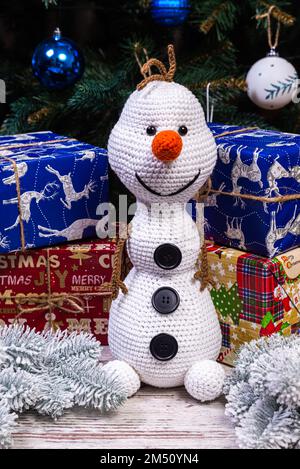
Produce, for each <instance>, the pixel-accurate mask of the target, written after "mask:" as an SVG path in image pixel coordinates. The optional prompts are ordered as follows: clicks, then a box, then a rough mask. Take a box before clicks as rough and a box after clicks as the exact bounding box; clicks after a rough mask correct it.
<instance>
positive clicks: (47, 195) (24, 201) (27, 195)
mask: <svg viewBox="0 0 300 469" xmlns="http://www.w3.org/2000/svg"><path fill="white" fill-rule="evenodd" d="M58 188H59V186H58V184H57V183H56V182H48V183H47V184H46V185H45V187H44V189H43V190H42V191H40V192H38V191H27V192H24V193H23V194H21V196H20V202H21V203H20V212H21V214H22V221H25V222H27V223H28V222H29V220H30V218H31V202H32V201H33V200H36V203H37V204H39V203H40V202H41V201H42V200H52V199H54V198H55V197H56V195H57V194H58V192H57V191H56V192H52V191H51V190H52V189H54V190H56V189H58ZM18 203H19V200H18V197H14V198H12V199H8V200H3V205H9V204H18ZM19 223H20V215H18V216H17V219H16V221H15V223H14V224H13V225H11V226H9V227H7V228H5V231H9V230H12V229H14V228H16V227H17V226H18V225H19Z"/></svg>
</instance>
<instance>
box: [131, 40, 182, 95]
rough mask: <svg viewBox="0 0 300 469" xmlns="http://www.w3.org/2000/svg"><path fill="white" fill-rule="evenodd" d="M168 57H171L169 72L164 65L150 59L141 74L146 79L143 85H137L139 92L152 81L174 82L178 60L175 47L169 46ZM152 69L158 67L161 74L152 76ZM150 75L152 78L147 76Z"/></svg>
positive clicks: (142, 68) (142, 82)
mask: <svg viewBox="0 0 300 469" xmlns="http://www.w3.org/2000/svg"><path fill="white" fill-rule="evenodd" d="M168 56H169V65H170V67H169V70H168V71H167V69H166V67H165V66H164V64H163V63H162V62H161V61H160V60H157V59H149V60H148V61H147V62H146V63H145V64H144V65H143V66H142V67H141V74H142V75H143V76H144V77H145V78H144V80H143V81H141V83H139V84H138V85H137V90H138V91H140V90H142V89H143V88H145V86H146V85H147V84H148V83H150V82H152V81H167V82H172V81H173V78H174V75H175V72H176V58H175V51H174V46H173V45H172V44H170V45H169V46H168ZM151 67H156V68H157V69H158V71H159V73H157V74H154V75H151ZM147 75H150V76H147Z"/></svg>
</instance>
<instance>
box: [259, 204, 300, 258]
mask: <svg viewBox="0 0 300 469" xmlns="http://www.w3.org/2000/svg"><path fill="white" fill-rule="evenodd" d="M296 213H297V205H296V207H295V210H294V214H293V216H292V218H291V219H290V220H289V221H288V222H287V224H286V225H285V226H283V227H278V226H277V222H276V212H275V211H274V212H272V213H271V224H270V229H269V232H268V234H267V236H266V246H267V249H268V251H269V254H270V256H274V255H275V254H276V253H277V252H278V249H279V248H278V247H277V248H275V243H276V242H277V241H279V240H280V239H282V238H285V236H287V234H288V233H292V234H296V235H297V234H299V230H300V214H299V215H298V217H297V218H296ZM297 219H298V221H297Z"/></svg>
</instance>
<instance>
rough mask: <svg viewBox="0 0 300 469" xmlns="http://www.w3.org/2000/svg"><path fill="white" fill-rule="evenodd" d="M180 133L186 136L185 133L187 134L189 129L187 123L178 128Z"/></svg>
mask: <svg viewBox="0 0 300 469" xmlns="http://www.w3.org/2000/svg"><path fill="white" fill-rule="evenodd" d="M178 133H179V135H181V136H182V137H184V135H186V134H187V133H188V129H187V128H186V126H185V125H181V126H180V127H179V129H178Z"/></svg>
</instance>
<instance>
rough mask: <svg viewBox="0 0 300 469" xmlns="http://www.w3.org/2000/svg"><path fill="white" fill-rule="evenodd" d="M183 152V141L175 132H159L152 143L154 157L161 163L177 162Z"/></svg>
mask: <svg viewBox="0 0 300 469" xmlns="http://www.w3.org/2000/svg"><path fill="white" fill-rule="evenodd" d="M181 150H182V139H181V137H180V135H179V134H178V133H177V132H174V130H163V131H162V132H159V133H158V134H157V135H156V136H155V137H154V139H153V141H152V151H153V154H154V156H156V158H158V159H159V160H161V161H164V162H166V163H167V162H169V161H173V160H176V158H178V156H179V155H180V152H181Z"/></svg>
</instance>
